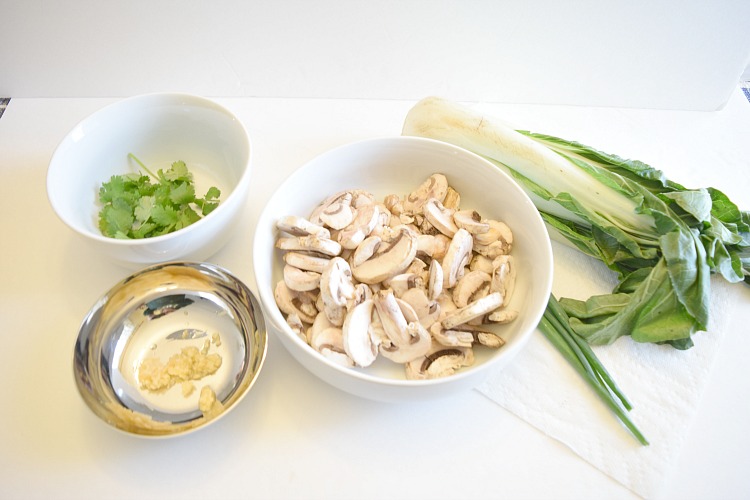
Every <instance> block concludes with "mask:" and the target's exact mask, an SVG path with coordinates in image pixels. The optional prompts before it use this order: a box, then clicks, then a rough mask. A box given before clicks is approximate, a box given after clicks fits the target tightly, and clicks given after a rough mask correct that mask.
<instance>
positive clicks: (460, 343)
mask: <svg viewBox="0 0 750 500" xmlns="http://www.w3.org/2000/svg"><path fill="white" fill-rule="evenodd" d="M430 334H431V335H432V339H433V340H434V341H435V342H437V343H439V344H440V345H444V346H447V347H471V346H472V345H473V344H474V340H475V339H474V334H473V333H472V332H468V331H463V330H458V329H455V330H446V329H444V328H443V326H442V325H441V324H440V323H433V324H432V326H431V327H430Z"/></svg>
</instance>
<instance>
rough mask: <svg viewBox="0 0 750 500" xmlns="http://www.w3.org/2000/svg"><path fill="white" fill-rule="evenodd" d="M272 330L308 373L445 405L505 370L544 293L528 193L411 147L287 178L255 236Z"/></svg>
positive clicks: (542, 238)
mask: <svg viewBox="0 0 750 500" xmlns="http://www.w3.org/2000/svg"><path fill="white" fill-rule="evenodd" d="M253 266H254V272H255V278H256V281H257V287H258V292H259V296H260V300H261V304H262V306H263V309H264V310H265V313H266V319H267V322H268V323H269V330H271V331H273V332H275V334H276V335H277V336H278V338H279V339H280V340H281V341H282V344H283V345H284V346H285V347H286V349H287V350H288V351H289V352H290V353H291V355H292V356H293V357H294V358H295V359H296V360H297V361H298V362H300V363H301V364H302V365H303V366H304V367H306V368H307V369H308V371H309V372H310V373H311V374H313V375H315V376H317V377H319V378H320V379H322V380H323V381H325V382H327V383H329V384H331V385H333V386H334V387H337V388H339V389H341V390H343V391H346V392H348V393H351V394H355V395H358V396H361V397H365V398H369V399H374V400H380V401H393V402H397V401H415V400H424V399H433V398H436V397H442V396H448V395H451V394H454V393H455V392H456V391H461V390H466V389H468V388H471V387H475V386H476V385H478V384H479V383H481V382H482V381H483V380H484V378H485V377H486V376H487V374H488V373H489V370H490V369H499V368H500V367H502V366H504V365H506V364H507V363H509V362H510V361H511V360H512V359H513V358H514V357H515V356H516V354H517V353H518V352H519V351H520V350H521V349H522V348H523V347H524V345H525V344H526V343H527V341H528V339H529V337H530V336H531V335H532V333H533V332H534V330H535V328H536V326H537V324H538V322H539V320H540V318H541V317H542V314H543V312H544V309H545V307H546V304H547V300H548V298H549V294H550V291H551V286H552V250H551V245H550V240H549V236H548V234H547V231H546V228H545V226H544V223H543V221H542V219H541V217H540V215H539V213H538V211H537V210H536V208H535V207H534V205H533V203H532V202H531V200H530V199H529V198H528V196H527V195H526V194H525V193H524V192H523V191H522V190H521V188H520V187H519V186H518V185H517V184H516V183H515V182H514V181H513V180H512V179H511V178H510V177H509V176H508V175H506V174H505V173H504V172H502V171H501V170H500V169H498V168H497V167H495V166H494V165H492V164H491V163H490V162H488V161H487V160H485V159H483V158H481V157H479V156H477V155H475V154H473V153H470V152H468V151H466V150H463V149H461V148H458V147H456V146H453V145H450V144H446V143H443V142H440V141H435V140H431V139H424V138H417V137H387V138H377V139H369V140H364V141H359V142H355V143H351V144H346V145H344V146H340V147H338V148H335V149H333V150H331V151H328V152H326V153H323V154H322V155H320V156H318V157H316V158H314V159H312V160H311V161H309V162H308V163H306V164H305V165H303V166H301V167H300V168H299V169H297V170H296V171H295V172H294V173H293V174H292V175H291V176H290V177H288V178H287V180H286V181H284V182H283V183H282V185H281V186H279V187H278V189H277V190H276V191H275V192H274V193H273V195H272V196H271V198H270V200H269V202H268V203H267V205H266V206H265V208H264V210H263V212H262V214H261V216H260V218H259V220H258V224H257V226H256V232H255V240H254V243H253Z"/></svg>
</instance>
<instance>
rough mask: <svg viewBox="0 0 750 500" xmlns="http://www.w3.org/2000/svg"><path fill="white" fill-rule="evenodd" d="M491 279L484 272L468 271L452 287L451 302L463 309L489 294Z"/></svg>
mask: <svg viewBox="0 0 750 500" xmlns="http://www.w3.org/2000/svg"><path fill="white" fill-rule="evenodd" d="M491 279H492V277H491V276H490V275H489V274H488V273H486V272H484V271H469V272H468V273H466V274H464V275H463V276H462V277H461V279H460V280H458V281H456V286H454V287H453V302H455V304H456V305H457V306H458V307H464V306H466V305H468V304H469V303H470V302H474V301H475V300H476V299H479V298H482V297H484V296H485V295H487V294H488V293H489V292H490V280H491Z"/></svg>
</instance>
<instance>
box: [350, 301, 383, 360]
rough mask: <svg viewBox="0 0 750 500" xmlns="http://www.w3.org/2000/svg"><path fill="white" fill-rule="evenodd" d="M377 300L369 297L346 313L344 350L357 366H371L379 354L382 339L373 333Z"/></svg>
mask: <svg viewBox="0 0 750 500" xmlns="http://www.w3.org/2000/svg"><path fill="white" fill-rule="evenodd" d="M374 306H375V302H374V300H373V299H368V300H365V301H364V302H362V303H361V304H359V305H357V306H355V307H354V308H353V309H352V310H351V311H349V314H347V315H346V319H345V320H344V326H343V327H342V329H341V331H342V341H343V344H344V351H345V352H346V354H347V355H349V357H350V358H351V359H352V361H354V363H355V364H356V365H357V366H361V367H366V366H370V365H371V364H372V363H373V361H375V359H376V358H377V356H378V346H379V343H380V339H379V337H378V336H377V335H373V334H372V333H371V329H370V326H371V324H372V313H373V308H374Z"/></svg>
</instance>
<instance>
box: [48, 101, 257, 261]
mask: <svg viewBox="0 0 750 500" xmlns="http://www.w3.org/2000/svg"><path fill="white" fill-rule="evenodd" d="M129 153H133V154H134V155H135V156H136V157H138V158H139V159H140V160H141V161H142V162H143V163H144V164H146V165H147V166H148V167H149V169H150V170H151V171H152V172H156V170H158V169H160V168H162V169H165V170H166V169H167V168H168V167H169V166H170V165H171V163H172V162H174V161H177V160H182V161H184V162H185V163H186V164H187V166H188V169H189V170H190V171H191V172H192V173H193V176H194V180H195V186H196V195H197V196H202V195H203V194H205V192H206V190H207V189H208V188H209V187H210V186H216V187H218V188H219V189H221V198H220V200H221V203H220V204H219V207H218V208H216V209H215V210H214V211H213V212H211V213H210V214H208V215H207V216H206V217H204V218H202V219H201V220H199V221H198V222H195V223H193V224H192V225H190V226H187V227H186V228H183V229H180V230H178V231H175V232H173V233H170V234H167V235H164V236H157V237H152V238H144V239H138V240H136V239H133V240H124V239H115V238H109V237H107V236H104V235H103V234H102V233H101V232H100V230H99V228H98V214H99V210H100V209H101V205H100V204H99V201H98V193H99V188H100V187H101V185H102V183H103V182H106V181H108V180H109V179H110V177H111V176H112V175H116V174H125V173H128V172H136V171H137V168H136V166H134V164H133V162H132V161H130V160H129V159H128V154H129ZM250 174H251V149H250V139H249V137H248V134H247V131H246V130H245V128H244V126H243V125H242V123H241V122H240V120H239V119H237V117H236V116H234V115H233V114H232V113H231V112H229V111H228V110H227V109H225V108H223V107H222V106H220V105H218V104H217V103H215V102H213V101H211V100H208V99H205V98H202V97H198V96H194V95H188V94H172V93H165V94H146V95H140V96H135V97H131V98H127V99H123V100H121V101H118V102H116V103H114V104H111V105H109V106H106V107H104V108H102V109H101V110H99V111H97V112H95V113H93V114H92V115H90V116H89V117H87V118H85V119H84V120H83V121H81V122H80V123H78V124H77V125H76V126H75V127H74V128H73V130H71V131H70V132H69V133H68V134H67V136H66V137H65V138H64V139H63V140H62V141H61V143H60V144H59V145H58V147H57V149H56V150H55V152H54V154H53V156H52V159H51V161H50V164H49V169H48V172H47V196H48V198H49V201H50V204H51V205H52V208H53V209H54V211H55V213H56V214H57V215H58V217H59V218H60V219H61V220H62V221H63V222H64V223H65V224H67V225H68V226H69V227H70V228H71V229H73V230H74V231H75V232H76V233H77V234H78V235H80V236H82V237H83V238H84V239H85V240H87V241H88V242H89V243H90V244H92V245H93V246H94V247H95V248H96V250H97V252H99V253H101V254H102V255H103V256H106V257H107V258H109V259H111V260H113V261H115V262H117V263H119V264H122V265H124V266H126V267H130V268H138V267H141V266H143V265H146V264H153V263H158V262H165V261H170V260H182V259H185V260H196V261H202V260H205V259H207V258H208V257H210V256H211V255H212V254H214V253H215V252H217V251H218V250H219V249H220V248H221V247H222V246H223V245H224V244H225V243H226V241H227V240H228V238H229V236H230V235H231V229H232V227H233V225H234V223H235V222H236V221H237V220H238V218H239V217H240V215H241V213H242V209H243V207H244V205H245V201H246V199H247V194H248V188H249V184H250Z"/></svg>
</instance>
